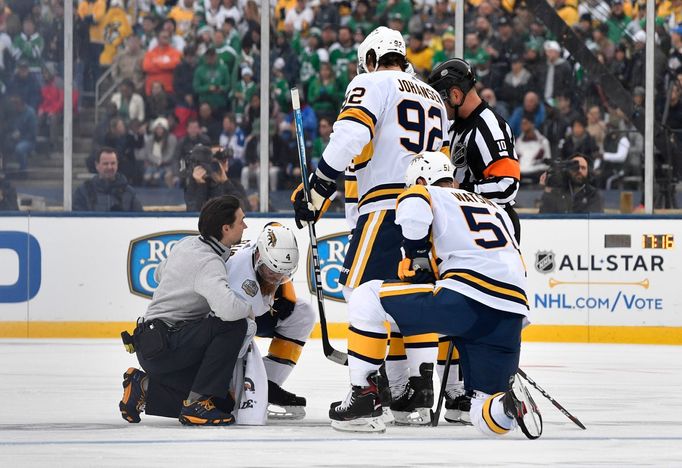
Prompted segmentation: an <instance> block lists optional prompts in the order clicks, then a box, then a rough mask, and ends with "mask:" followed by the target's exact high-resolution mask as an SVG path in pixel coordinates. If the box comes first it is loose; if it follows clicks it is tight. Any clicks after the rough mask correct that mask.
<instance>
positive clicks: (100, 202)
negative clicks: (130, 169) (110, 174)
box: [73, 173, 143, 211]
mask: <svg viewBox="0 0 682 468" xmlns="http://www.w3.org/2000/svg"><path fill="white" fill-rule="evenodd" d="M73 211H143V209H142V204H141V203H140V201H139V200H138V199H137V196H136V195H135V190H133V188H132V187H131V186H130V185H128V179H126V178H125V176H124V175H122V174H120V173H119V174H116V178H115V179H114V180H113V181H112V182H108V181H106V180H104V179H101V178H100V176H99V175H96V176H95V177H93V178H92V179H90V180H88V181H86V182H85V183H84V184H83V185H81V186H80V187H78V188H77V189H76V192H75V193H74V195H73Z"/></svg>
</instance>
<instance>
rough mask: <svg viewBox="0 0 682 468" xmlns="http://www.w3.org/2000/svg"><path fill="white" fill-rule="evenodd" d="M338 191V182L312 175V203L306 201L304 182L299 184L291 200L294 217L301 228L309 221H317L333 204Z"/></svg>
mask: <svg viewBox="0 0 682 468" xmlns="http://www.w3.org/2000/svg"><path fill="white" fill-rule="evenodd" d="M335 193H336V182H331V181H328V180H324V179H321V178H319V177H318V176H317V175H316V174H311V175H310V203H306V201H305V195H304V193H303V184H302V183H301V184H299V186H298V187H296V190H294V193H292V194H291V202H292V203H293V205H294V217H295V218H296V226H298V228H299V229H301V228H303V226H304V225H305V224H306V223H308V222H313V223H315V222H317V220H318V219H320V217H321V216H322V215H323V214H324V212H325V211H327V209H328V208H329V205H331V200H332V197H333V195H334V194H335Z"/></svg>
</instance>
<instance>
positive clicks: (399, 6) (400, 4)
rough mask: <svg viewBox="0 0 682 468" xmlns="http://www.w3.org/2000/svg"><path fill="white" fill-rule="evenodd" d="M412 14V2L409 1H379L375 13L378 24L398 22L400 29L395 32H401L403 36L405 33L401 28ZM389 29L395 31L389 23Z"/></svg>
mask: <svg viewBox="0 0 682 468" xmlns="http://www.w3.org/2000/svg"><path fill="white" fill-rule="evenodd" d="M412 13H413V10H412V2H411V1H410V0H379V4H378V5H377V8H376V12H375V14H376V16H377V17H378V18H379V23H380V24H387V22H388V21H391V20H394V21H400V23H401V24H400V28H399V29H397V30H398V31H402V32H403V34H404V33H407V31H406V30H403V27H404V26H405V25H407V19H409V18H411V17H412ZM397 15H399V16H397ZM389 27H390V28H391V29H396V28H395V27H393V26H391V25H390V23H389Z"/></svg>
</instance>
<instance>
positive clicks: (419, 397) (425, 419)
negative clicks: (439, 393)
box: [391, 362, 433, 426]
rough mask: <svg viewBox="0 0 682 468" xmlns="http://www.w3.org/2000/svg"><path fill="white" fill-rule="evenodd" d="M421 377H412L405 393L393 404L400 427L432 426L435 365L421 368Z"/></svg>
mask: <svg viewBox="0 0 682 468" xmlns="http://www.w3.org/2000/svg"><path fill="white" fill-rule="evenodd" d="M419 374H420V376H419V377H410V379H409V380H408V382H407V385H405V389H404V390H403V393H402V394H401V395H400V396H399V397H398V398H395V399H394V400H393V402H392V403H391V412H392V413H393V417H394V418H395V424H398V425H418V426H423V425H428V424H431V407H433V363H426V362H423V363H422V364H421V365H420V366H419Z"/></svg>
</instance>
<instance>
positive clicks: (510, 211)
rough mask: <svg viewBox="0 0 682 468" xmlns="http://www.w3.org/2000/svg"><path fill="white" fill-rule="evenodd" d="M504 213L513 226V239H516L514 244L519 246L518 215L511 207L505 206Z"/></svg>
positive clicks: (519, 223) (519, 227)
mask: <svg viewBox="0 0 682 468" xmlns="http://www.w3.org/2000/svg"><path fill="white" fill-rule="evenodd" d="M504 211H506V212H507V214H508V215H509V219H511V222H512V225H513V226H514V237H515V238H516V242H517V243H518V244H519V245H521V221H519V215H518V213H517V212H516V210H515V209H514V207H513V206H511V205H505V206H504Z"/></svg>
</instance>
